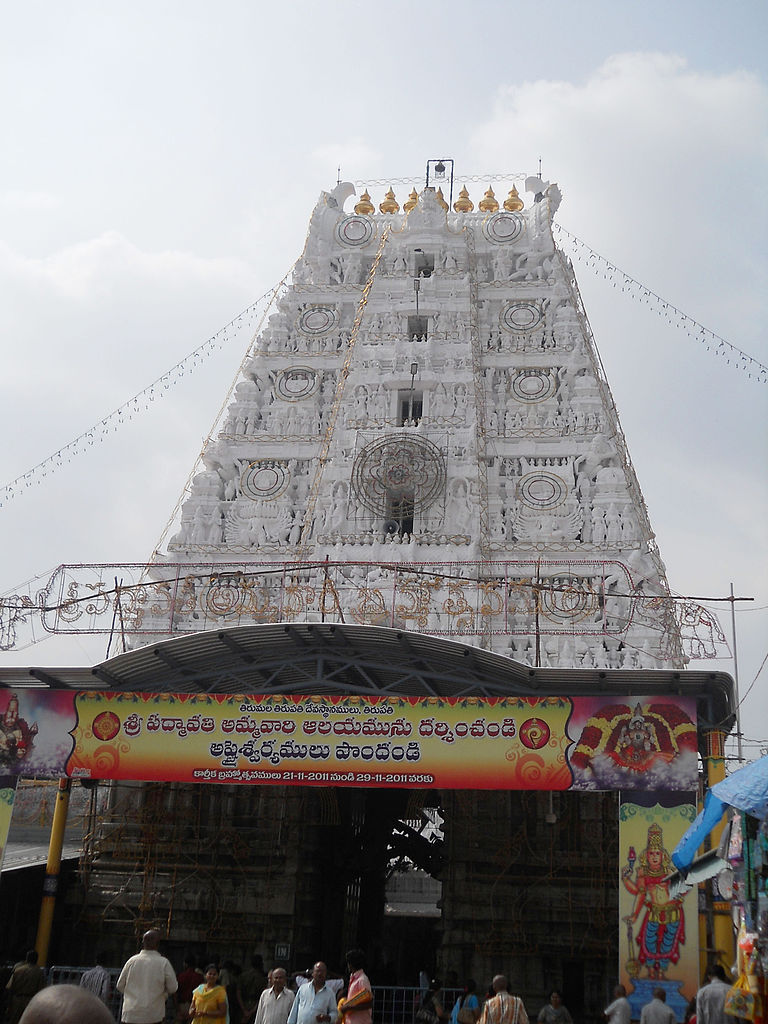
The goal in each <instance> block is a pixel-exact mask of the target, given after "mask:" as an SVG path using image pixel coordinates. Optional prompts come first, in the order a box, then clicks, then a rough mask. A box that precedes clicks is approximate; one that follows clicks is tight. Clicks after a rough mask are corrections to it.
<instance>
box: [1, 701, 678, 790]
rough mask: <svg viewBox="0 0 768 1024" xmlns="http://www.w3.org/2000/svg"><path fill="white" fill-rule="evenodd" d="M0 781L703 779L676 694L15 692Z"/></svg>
mask: <svg viewBox="0 0 768 1024" xmlns="http://www.w3.org/2000/svg"><path fill="white" fill-rule="evenodd" d="M0 721H1V722H2V725H1V726H0V773H9V774H16V775H34V776H37V777H38V778H45V777H48V778H54V777H57V776H60V775H68V776H70V777H71V778H81V779H133V780H136V781H153V780H158V781H177V782H223V783H252V784H266V785H297V786H329V785H330V786H376V787H384V788H388V787H408V788H412V787H417V788H419V787H420V788H424V787H426V788H430V787H434V788H440V789H528V790H568V789H571V790H610V789H619V790H646V791H651V790H680V791H691V790H693V789H695V787H696V782H697V737H696V707H695V701H694V700H693V699H689V698H681V697H667V696H661V695H659V696H654V697H648V696H645V697H633V696H626V697H617V696H611V697H606V696H605V695H602V696H599V697H597V696H596V697H563V696H552V697H547V696H542V697H535V698H524V697H498V698H480V697H462V698H453V699H448V698H442V697H368V696H344V697H336V696H333V697H331V696H322V697H316V696H293V695H291V696H288V695H274V696H264V695H257V696H255V695H251V696H249V695H243V696H232V695H224V694H168V693H161V694H146V693H108V692H104V693H101V692H92V691H88V692H79V693H75V692H72V691H60V690H58V691H56V690H37V689H30V690H19V692H18V694H17V693H13V692H11V691H8V692H7V693H6V694H5V695H3V694H0Z"/></svg>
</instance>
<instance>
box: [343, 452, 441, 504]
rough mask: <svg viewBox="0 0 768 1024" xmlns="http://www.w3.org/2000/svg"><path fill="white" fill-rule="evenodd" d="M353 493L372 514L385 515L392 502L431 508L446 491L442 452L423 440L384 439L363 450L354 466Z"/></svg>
mask: <svg viewBox="0 0 768 1024" xmlns="http://www.w3.org/2000/svg"><path fill="white" fill-rule="evenodd" d="M352 490H353V491H354V494H355V497H356V498H357V500H358V501H359V502H360V504H361V505H363V506H364V507H365V508H367V509H368V510H369V511H370V512H375V513H376V514H377V515H386V514H387V511H388V508H389V506H390V503H391V502H393V501H402V500H403V499H404V498H407V499H409V500H412V501H413V509H414V511H419V510H422V509H426V508H428V507H429V506H430V505H432V504H433V502H435V501H436V500H437V499H438V498H439V497H440V495H441V494H442V493H443V492H444V491H445V459H444V457H443V453H442V452H441V451H440V449H439V448H438V447H437V445H436V444H433V443H432V442H431V441H428V440H427V439H426V438H423V437H413V436H409V437H383V438H380V439H379V440H377V441H373V442H372V443H371V444H368V445H366V446H365V448H363V450H362V451H361V452H360V453H359V454H358V456H357V458H356V459H355V464H354V466H353V467H352Z"/></svg>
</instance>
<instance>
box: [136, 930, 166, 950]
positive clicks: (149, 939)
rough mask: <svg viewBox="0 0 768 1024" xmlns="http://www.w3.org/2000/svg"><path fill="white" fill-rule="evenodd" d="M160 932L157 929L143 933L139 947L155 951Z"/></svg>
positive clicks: (158, 943)
mask: <svg viewBox="0 0 768 1024" xmlns="http://www.w3.org/2000/svg"><path fill="white" fill-rule="evenodd" d="M160 938H161V936H160V932H159V931H158V929H157V928H150V929H149V931H148V932H144V934H143V935H142V937H141V945H142V948H143V949H157V947H158V946H159V945H160Z"/></svg>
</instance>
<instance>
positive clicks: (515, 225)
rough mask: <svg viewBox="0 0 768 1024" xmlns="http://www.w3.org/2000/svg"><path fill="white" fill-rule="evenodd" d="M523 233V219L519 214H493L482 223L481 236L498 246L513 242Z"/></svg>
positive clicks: (505, 212)
mask: <svg viewBox="0 0 768 1024" xmlns="http://www.w3.org/2000/svg"><path fill="white" fill-rule="evenodd" d="M524 231H525V217H523V216H522V215H521V214H519V213H509V212H507V211H504V213H494V214H493V216H492V217H488V218H487V220H485V221H484V222H483V234H484V235H485V237H486V238H487V239H488V241H489V242H496V243H497V244H498V245H500V244H503V243H506V242H514V241H515V239H517V238H519V237H520V236H521V235H522V233H523V232H524Z"/></svg>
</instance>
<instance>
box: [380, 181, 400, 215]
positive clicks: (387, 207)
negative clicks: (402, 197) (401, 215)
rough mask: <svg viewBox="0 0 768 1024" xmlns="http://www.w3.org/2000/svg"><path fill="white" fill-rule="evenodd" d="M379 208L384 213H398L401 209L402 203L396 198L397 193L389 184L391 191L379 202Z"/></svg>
mask: <svg viewBox="0 0 768 1024" xmlns="http://www.w3.org/2000/svg"><path fill="white" fill-rule="evenodd" d="M379 209H380V210H381V212H382V213H398V212H399V210H400V203H398V201H397V200H396V199H395V193H394V192H393V191H392V186H391V185H390V186H389V192H387V194H386V195H385V196H384V202H382V203H379Z"/></svg>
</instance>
